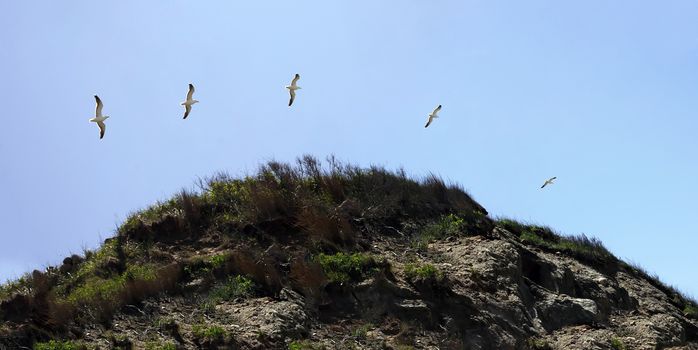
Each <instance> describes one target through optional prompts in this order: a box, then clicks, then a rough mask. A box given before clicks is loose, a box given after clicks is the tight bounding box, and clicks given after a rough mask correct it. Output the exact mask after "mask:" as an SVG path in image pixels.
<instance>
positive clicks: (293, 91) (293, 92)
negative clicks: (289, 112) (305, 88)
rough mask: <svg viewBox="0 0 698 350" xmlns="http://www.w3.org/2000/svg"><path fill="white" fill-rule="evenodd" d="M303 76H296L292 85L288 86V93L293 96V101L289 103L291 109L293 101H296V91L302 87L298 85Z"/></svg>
mask: <svg viewBox="0 0 698 350" xmlns="http://www.w3.org/2000/svg"><path fill="white" fill-rule="evenodd" d="M300 78H301V76H300V74H296V76H295V77H293V80H291V85H288V86H286V88H287V89H288V92H289V93H290V94H291V99H290V100H289V101H288V106H289V107H290V106H291V105H292V104H293V100H295V99H296V90H298V89H300V88H301V87H300V86H298V85H296V83H297V82H298V79H300Z"/></svg>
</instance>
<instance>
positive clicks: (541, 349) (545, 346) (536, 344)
mask: <svg viewBox="0 0 698 350" xmlns="http://www.w3.org/2000/svg"><path fill="white" fill-rule="evenodd" d="M526 343H527V344H528V347H530V348H531V349H534V350H552V349H553V347H552V346H550V343H548V341H546V340H543V339H536V338H529V339H528V340H527V341H526Z"/></svg>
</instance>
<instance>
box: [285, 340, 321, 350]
mask: <svg viewBox="0 0 698 350" xmlns="http://www.w3.org/2000/svg"><path fill="white" fill-rule="evenodd" d="M323 349H325V347H324V346H322V345H318V344H315V343H314V342H312V341H310V340H295V341H292V342H291V343H289V344H288V350H323Z"/></svg>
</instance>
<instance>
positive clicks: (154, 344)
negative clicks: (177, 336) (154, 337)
mask: <svg viewBox="0 0 698 350" xmlns="http://www.w3.org/2000/svg"><path fill="white" fill-rule="evenodd" d="M145 350H177V345H176V344H175V343H171V342H164V343H163V342H160V341H149V342H147V343H145Z"/></svg>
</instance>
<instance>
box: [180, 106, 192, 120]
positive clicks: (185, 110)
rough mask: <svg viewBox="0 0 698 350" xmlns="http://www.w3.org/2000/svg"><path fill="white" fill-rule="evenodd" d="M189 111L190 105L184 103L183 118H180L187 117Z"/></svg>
mask: <svg viewBox="0 0 698 350" xmlns="http://www.w3.org/2000/svg"><path fill="white" fill-rule="evenodd" d="M189 112H191V105H184V118H182V119H187V117H188V116H189Z"/></svg>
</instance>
